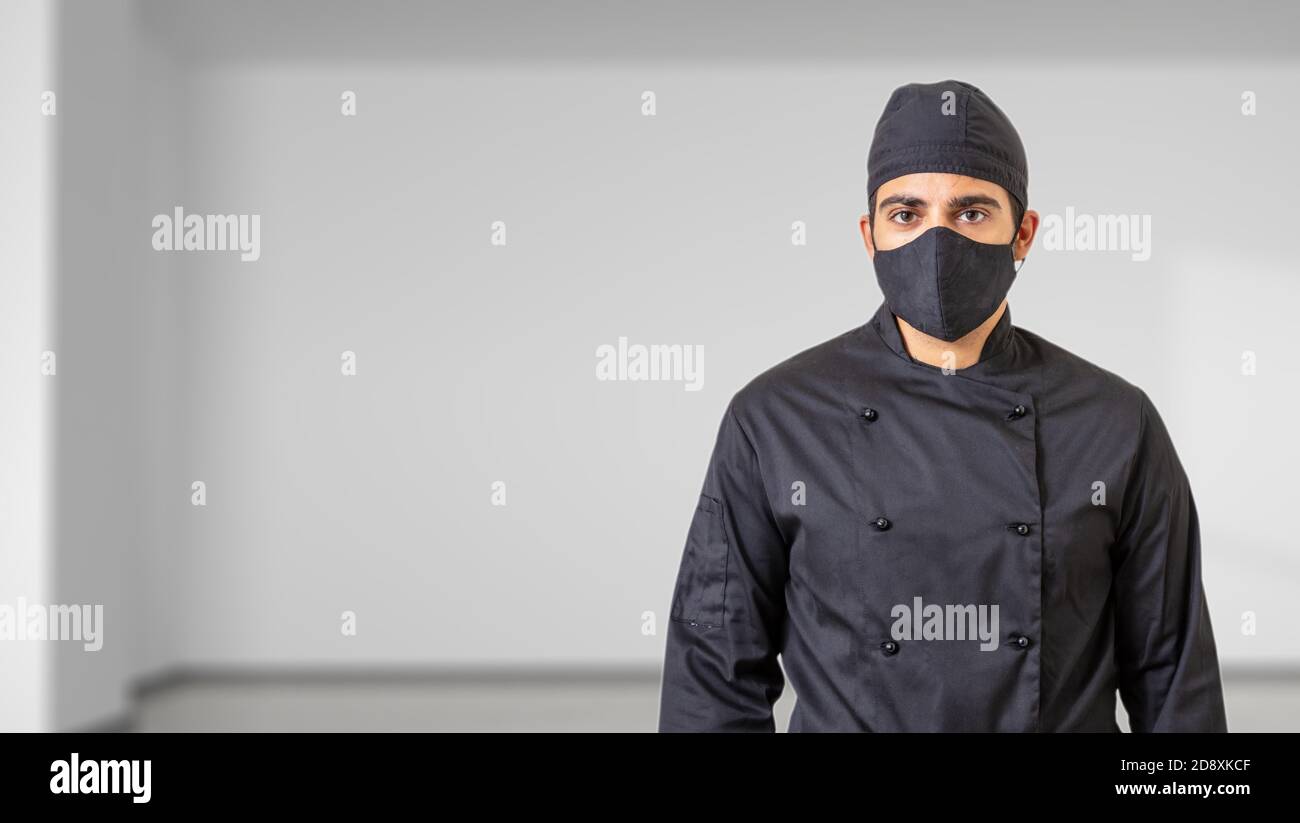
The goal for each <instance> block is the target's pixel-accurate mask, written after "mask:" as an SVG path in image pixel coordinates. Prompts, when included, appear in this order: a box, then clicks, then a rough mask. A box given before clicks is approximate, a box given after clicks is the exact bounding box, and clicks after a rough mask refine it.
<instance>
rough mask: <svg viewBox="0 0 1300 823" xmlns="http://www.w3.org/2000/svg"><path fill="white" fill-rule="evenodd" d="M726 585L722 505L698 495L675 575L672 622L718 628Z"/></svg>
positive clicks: (717, 501)
mask: <svg viewBox="0 0 1300 823" xmlns="http://www.w3.org/2000/svg"><path fill="white" fill-rule="evenodd" d="M726 582H727V535H726V531H725V530H724V529H723V518H722V501H721V500H718V499H716V498H713V497H709V496H708V495H704V494H702V495H700V502H699V505H697V506H696V507H695V515H694V516H693V517H692V518H691V528H690V531H689V532H688V533H687V536H686V549H685V551H683V552H682V563H681V568H680V569H679V570H678V572H677V588H676V591H674V592H673V604H672V612H671V617H672V619H673V620H676V621H678V622H681V623H689V624H691V625H692V626H699V627H701V628H706V629H708V628H713V627H716V626H721V625H722V604H723V594H724V589H725V587H726Z"/></svg>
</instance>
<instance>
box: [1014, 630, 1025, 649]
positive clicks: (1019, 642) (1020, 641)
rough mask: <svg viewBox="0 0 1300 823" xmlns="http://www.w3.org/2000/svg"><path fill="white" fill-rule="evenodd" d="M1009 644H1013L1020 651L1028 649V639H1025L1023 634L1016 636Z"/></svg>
mask: <svg viewBox="0 0 1300 823" xmlns="http://www.w3.org/2000/svg"><path fill="white" fill-rule="evenodd" d="M1011 642H1013V643H1015V644H1016V647H1017V648H1021V649H1027V648H1029V638H1028V637H1025V636H1024V635H1023V634H1018V635H1016V636H1015V638H1014V639H1013V640H1012V641H1011Z"/></svg>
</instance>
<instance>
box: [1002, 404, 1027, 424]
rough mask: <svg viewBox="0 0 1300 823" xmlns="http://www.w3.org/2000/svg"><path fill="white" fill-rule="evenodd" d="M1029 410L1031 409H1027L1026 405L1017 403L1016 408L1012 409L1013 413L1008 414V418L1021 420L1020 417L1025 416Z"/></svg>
mask: <svg viewBox="0 0 1300 823" xmlns="http://www.w3.org/2000/svg"><path fill="white" fill-rule="evenodd" d="M1028 411H1029V409H1026V408H1025V407H1024V406H1020V405H1017V406H1016V407H1015V408H1014V409H1012V410H1011V414H1008V415H1007V419H1008V420H1019V419H1020V418H1022V417H1024V416H1025V414H1026V413H1027V412H1028Z"/></svg>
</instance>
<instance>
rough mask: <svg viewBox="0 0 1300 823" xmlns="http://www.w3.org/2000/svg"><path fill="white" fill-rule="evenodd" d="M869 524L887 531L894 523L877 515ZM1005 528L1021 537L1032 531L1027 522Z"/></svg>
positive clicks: (1009, 524)
mask: <svg viewBox="0 0 1300 823" xmlns="http://www.w3.org/2000/svg"><path fill="white" fill-rule="evenodd" d="M871 525H873V526H875V527H876V531H882V532H883V531H887V530H888V529H889V527H890V526H892V525H894V524H893V523H891V522H889V518H888V517H877V518H876V519H875V520H872V521H871ZM1007 528H1008V529H1010V530H1011V531H1013V532H1015V533H1016V534H1018V535H1020V536H1021V537H1024V536H1026V535H1028V534H1029V533H1030V532H1031V531H1033V529H1032V528H1030V526H1029V524H1028V523H1008V524H1007Z"/></svg>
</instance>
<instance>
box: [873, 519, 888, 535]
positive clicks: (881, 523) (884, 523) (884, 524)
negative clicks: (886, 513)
mask: <svg viewBox="0 0 1300 823" xmlns="http://www.w3.org/2000/svg"><path fill="white" fill-rule="evenodd" d="M875 526H876V528H877V529H880V530H881V531H882V532H883V531H884V530H885V529H888V528H889V518H887V517H877V518H876V521H875Z"/></svg>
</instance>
